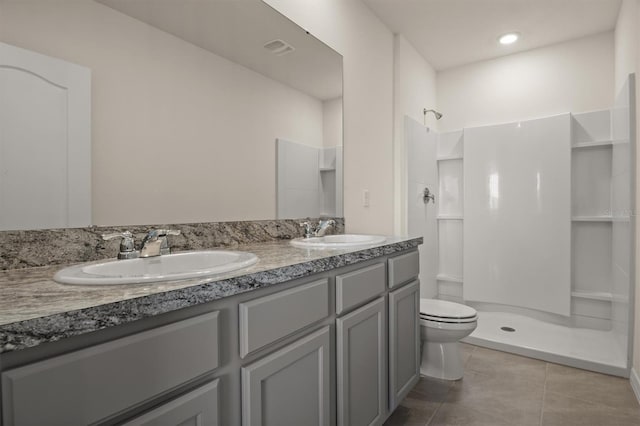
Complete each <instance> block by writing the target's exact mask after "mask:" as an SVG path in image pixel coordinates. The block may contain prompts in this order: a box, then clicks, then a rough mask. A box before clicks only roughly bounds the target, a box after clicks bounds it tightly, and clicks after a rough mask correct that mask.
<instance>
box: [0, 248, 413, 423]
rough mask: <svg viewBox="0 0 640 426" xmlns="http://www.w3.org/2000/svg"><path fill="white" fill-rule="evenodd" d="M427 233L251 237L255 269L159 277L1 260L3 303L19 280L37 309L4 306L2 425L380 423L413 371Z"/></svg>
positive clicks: (0, 318) (407, 385) (0, 368)
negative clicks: (102, 280) (76, 272)
mask: <svg viewBox="0 0 640 426" xmlns="http://www.w3.org/2000/svg"><path fill="white" fill-rule="evenodd" d="M421 242H422V239H421V238H415V239H411V238H405V239H399V238H396V239H393V238H390V239H388V240H387V241H386V242H384V243H380V244H377V245H371V246H367V247H366V248H351V249H342V250H334V249H332V250H303V249H298V248H294V247H291V246H290V244H289V243H288V241H279V242H269V243H257V244H250V245H246V246H244V247H241V249H242V250H244V251H250V252H253V253H255V254H256V255H258V257H259V259H260V261H259V262H258V263H257V264H256V265H254V266H251V267H249V268H247V269H245V270H242V271H236V272H234V273H230V274H226V275H224V276H222V277H216V278H213V279H208V280H200V281H194V280H191V281H187V282H170V283H161V284H160V283H158V284H157V285H154V284H151V285H134V286H107V287H102V288H87V287H84V286H63V285H60V284H57V283H54V282H52V281H51V279H50V277H51V276H52V274H53V272H55V270H57V269H59V267H46V268H33V269H31V270H30V269H23V270H15V271H3V272H2V274H1V275H0V293H3V292H4V293H3V296H6V297H3V298H2V302H0V304H4V306H2V311H0V312H2V313H3V314H5V313H7V312H9V311H8V309H10V308H9V306H8V305H10V304H12V303H13V304H14V305H16V306H19V305H20V302H19V301H18V300H17V299H15V294H16V292H15V291H14V290H16V289H17V288H18V287H20V288H22V289H23V291H30V292H32V295H33V297H32V299H33V300H34V302H33V303H35V304H39V305H40V309H41V312H42V313H41V314H38V307H36V306H32V307H31V308H30V309H31V311H32V312H31V313H30V314H29V315H30V316H31V318H24V317H23V316H20V315H25V314H24V312H23V313H21V314H20V313H16V315H17V316H16V317H15V318H11V317H10V316H11V315H10V314H6V315H0V321H1V322H0V351H2V353H1V354H0V371H1V377H2V394H1V396H2V425H4V426H9V425H33V424H47V425H79V424H127V425H152V424H192V423H193V424H202V425H217V424H220V425H240V424H242V425H260V424H264V425H269V424H273V425H287V424H290V425H312V424H313V425H329V424H331V425H333V424H337V425H345V426H346V425H354V426H355V425H366V424H382V423H383V422H384V421H385V420H386V418H387V417H388V416H389V415H390V414H391V412H392V411H393V410H394V409H395V407H396V406H397V405H398V403H399V402H400V401H401V400H402V398H403V397H404V396H405V395H406V394H407V393H408V391H409V390H410V389H411V388H412V387H413V385H414V384H415V383H416V382H417V380H418V378H419V363H420V356H419V355H420V354H419V351H420V336H419V323H418V316H419V282H418V279H417V277H418V273H419V261H418V252H417V246H418V245H419V244H420V243H421ZM239 249H240V248H239ZM12 298H14V299H13V300H12ZM16 312H17V310H16Z"/></svg>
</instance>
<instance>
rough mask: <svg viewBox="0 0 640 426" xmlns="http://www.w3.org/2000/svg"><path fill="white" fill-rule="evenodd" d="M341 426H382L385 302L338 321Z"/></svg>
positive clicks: (339, 415)
mask: <svg viewBox="0 0 640 426" xmlns="http://www.w3.org/2000/svg"><path fill="white" fill-rule="evenodd" d="M336 329H337V346H338V350H337V366H338V374H337V376H338V426H360V425H378V424H382V420H384V411H385V401H386V389H385V388H386V376H387V375H386V363H385V361H386V360H385V357H386V352H387V351H386V345H385V333H386V331H385V329H386V326H385V312H384V298H383V297H381V298H379V299H377V300H375V301H373V302H371V303H369V304H368V305H365V306H363V307H362V308H360V309H358V310H356V311H354V312H352V313H350V314H349V315H346V316H344V317H343V318H338V319H337V320H336Z"/></svg>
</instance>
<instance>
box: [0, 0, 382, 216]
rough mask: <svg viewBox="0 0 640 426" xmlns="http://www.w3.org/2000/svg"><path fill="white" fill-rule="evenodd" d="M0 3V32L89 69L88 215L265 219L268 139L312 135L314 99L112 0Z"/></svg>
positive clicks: (270, 193)
mask: <svg viewBox="0 0 640 426" xmlns="http://www.w3.org/2000/svg"><path fill="white" fill-rule="evenodd" d="M1 4H2V11H1V12H2V13H1V15H0V41H3V42H6V43H8V44H13V45H16V46H19V47H23V48H26V49H30V50H34V51H36V52H39V53H44V54H46V55H50V56H54V57H58V58H61V59H64V60H67V61H70V62H74V63H77V64H80V65H84V66H86V67H89V68H90V69H91V70H92V79H93V87H92V92H93V93H92V114H93V117H92V118H93V119H92V127H93V130H92V148H93V164H92V167H93V176H92V180H93V182H92V186H93V212H94V217H93V222H94V224H97V225H111V224H122V225H124V224H151V223H181V222H204V221H224V220H249V219H268V218H271V219H272V218H274V217H275V201H276V196H275V182H276V179H275V163H276V162H275V153H276V150H275V139H276V138H278V137H279V138H284V139H288V140H294V141H297V142H300V143H304V144H307V145H314V146H318V147H320V146H322V144H323V140H322V133H323V120H322V114H323V111H322V108H323V107H322V103H321V102H320V101H318V100H316V99H314V98H311V97H309V96H307V95H304V94H302V93H300V92H298V91H296V90H293V89H290V88H288V87H286V86H283V85H282V84H280V83H277V82H275V81H273V80H270V79H267V78H265V77H263V76H261V75H259V74H256V73H255V72H253V71H250V70H249V69H247V68H243V67H241V66H239V65H236V64H234V63H232V62H229V61H227V60H226V59H223V58H221V57H219V56H216V55H214V54H212V53H210V52H207V51H205V50H203V49H200V48H198V47H196V46H194V45H192V44H189V43H186V42H184V41H182V40H180V39H178V38H176V37H174V36H171V35H169V34H168V33H165V32H162V31H159V30H157V29H155V28H153V27H150V26H147V25H146V24H143V23H141V22H140V21H137V20H135V19H132V18H130V17H127V16H125V15H123V14H120V13H119V12H116V11H114V10H113V9H110V8H108V7H106V6H103V5H101V4H97V3H94V2H92V1H78V0H73V1H62V0H58V1H50V2H48V1H41V2H38V4H37V7H32V6H33V3H31V2H24V1H2V2H1ZM382 104H383V105H384V104H385V103H384V102H382ZM386 104H387V105H390V102H387V103H386ZM365 140H366V139H365ZM249 154H253V155H249Z"/></svg>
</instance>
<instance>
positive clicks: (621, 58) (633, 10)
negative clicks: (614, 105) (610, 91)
mask: <svg viewBox="0 0 640 426" xmlns="http://www.w3.org/2000/svg"><path fill="white" fill-rule="evenodd" d="M637 24H638V2H637V0H623V2H622V4H621V5H620V13H619V14H618V20H617V21H616V29H615V33H614V40H615V49H614V51H615V66H614V67H615V86H614V88H615V93H618V91H619V90H620V89H621V88H622V85H623V84H624V82H625V80H626V78H627V76H628V75H629V74H630V73H633V72H635V70H636V49H637V44H638V43H637V38H638V30H637Z"/></svg>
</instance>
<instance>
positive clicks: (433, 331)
mask: <svg viewBox="0 0 640 426" xmlns="http://www.w3.org/2000/svg"><path fill="white" fill-rule="evenodd" d="M477 325H478V312H476V310H475V309H473V308H472V307H470V306H466V305H462V304H460V303H453V302H447V301H445V300H437V299H420V338H421V339H422V362H421V364H420V374H422V375H423V376H429V377H436V378H438V379H445V380H457V379H460V378H462V374H463V373H464V366H463V364H462V359H461V357H460V349H459V348H458V341H459V340H460V339H462V338H464V337H466V336H468V335H469V334H471V333H472V332H473V330H475V329H476V327H477Z"/></svg>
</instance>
